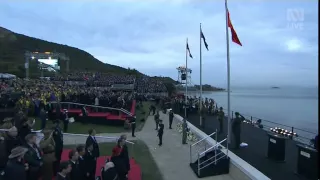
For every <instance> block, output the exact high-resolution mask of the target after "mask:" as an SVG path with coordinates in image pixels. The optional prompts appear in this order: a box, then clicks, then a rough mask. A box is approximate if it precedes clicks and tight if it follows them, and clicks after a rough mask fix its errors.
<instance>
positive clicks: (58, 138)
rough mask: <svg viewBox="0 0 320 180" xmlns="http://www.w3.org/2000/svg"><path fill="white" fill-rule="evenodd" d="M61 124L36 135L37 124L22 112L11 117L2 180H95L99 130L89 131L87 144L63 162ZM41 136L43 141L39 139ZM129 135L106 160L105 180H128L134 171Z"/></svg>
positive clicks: (0, 164)
mask: <svg viewBox="0 0 320 180" xmlns="http://www.w3.org/2000/svg"><path fill="white" fill-rule="evenodd" d="M59 122H60V121H59V120H56V121H54V127H53V128H46V129H43V130H42V131H41V133H40V134H42V135H43V136H39V133H38V134H37V133H35V132H32V126H33V124H34V122H32V121H30V120H28V119H27V117H26V115H25V114H24V112H22V111H20V112H19V113H18V114H17V115H16V116H15V117H14V118H7V119H6V120H5V121H4V122H3V124H2V125H1V131H0V151H1V153H0V172H1V174H0V179H1V180H13V179H17V180H39V178H41V179H42V180H52V178H54V177H55V179H57V180H94V179H95V177H96V174H95V173H96V164H97V162H96V161H97V158H98V157H99V156H100V152H99V144H98V142H97V140H96V138H95V134H96V132H95V130H94V129H90V130H89V131H88V137H87V140H86V142H85V144H84V145H78V146H77V147H76V148H75V149H72V150H71V151H70V152H69V154H68V155H69V156H68V158H69V160H68V161H65V162H61V155H62V151H63V145H64V142H63V133H62V130H61V128H60V123H59ZM39 137H41V138H39ZM125 143H126V136H125V135H123V136H121V137H120V138H119V140H118V142H117V145H116V146H115V147H114V148H113V150H112V157H111V158H110V159H108V160H106V166H105V167H104V169H103V171H102V179H103V180H126V179H127V174H128V171H129V170H130V164H129V155H128V148H127V146H126V144H125Z"/></svg>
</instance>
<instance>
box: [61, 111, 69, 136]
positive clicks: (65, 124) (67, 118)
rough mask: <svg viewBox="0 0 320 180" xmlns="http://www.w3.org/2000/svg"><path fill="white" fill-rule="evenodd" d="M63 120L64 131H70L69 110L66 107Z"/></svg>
mask: <svg viewBox="0 0 320 180" xmlns="http://www.w3.org/2000/svg"><path fill="white" fill-rule="evenodd" d="M62 121H63V132H68V127H69V117H68V110H66V109H64V110H63V113H62Z"/></svg>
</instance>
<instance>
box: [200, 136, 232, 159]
mask: <svg viewBox="0 0 320 180" xmlns="http://www.w3.org/2000/svg"><path fill="white" fill-rule="evenodd" d="M226 140H227V138H225V139H224V140H222V141H220V142H218V143H217V144H215V145H213V146H211V147H210V148H208V149H207V150H205V151H203V152H202V153H199V155H200V156H202V155H203V154H205V153H206V152H208V151H210V150H211V149H213V148H215V147H218V146H220V145H221V144H222V143H223V142H224V141H226Z"/></svg>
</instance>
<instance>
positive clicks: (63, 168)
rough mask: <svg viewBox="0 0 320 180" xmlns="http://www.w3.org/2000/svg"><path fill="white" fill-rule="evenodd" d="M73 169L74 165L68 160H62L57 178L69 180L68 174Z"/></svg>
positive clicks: (57, 179) (58, 179)
mask: <svg viewBox="0 0 320 180" xmlns="http://www.w3.org/2000/svg"><path fill="white" fill-rule="evenodd" d="M71 170H72V166H71V164H70V163H69V162H68V161H66V162H62V163H61V164H60V165H59V172H58V174H57V176H56V179H55V180H69V179H68V174H69V173H70V172H71Z"/></svg>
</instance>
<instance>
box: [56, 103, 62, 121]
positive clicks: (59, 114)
mask: <svg viewBox="0 0 320 180" xmlns="http://www.w3.org/2000/svg"><path fill="white" fill-rule="evenodd" d="M55 105H56V106H55V110H56V120H60V118H61V105H60V103H59V102H57V103H56V104H55Z"/></svg>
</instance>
